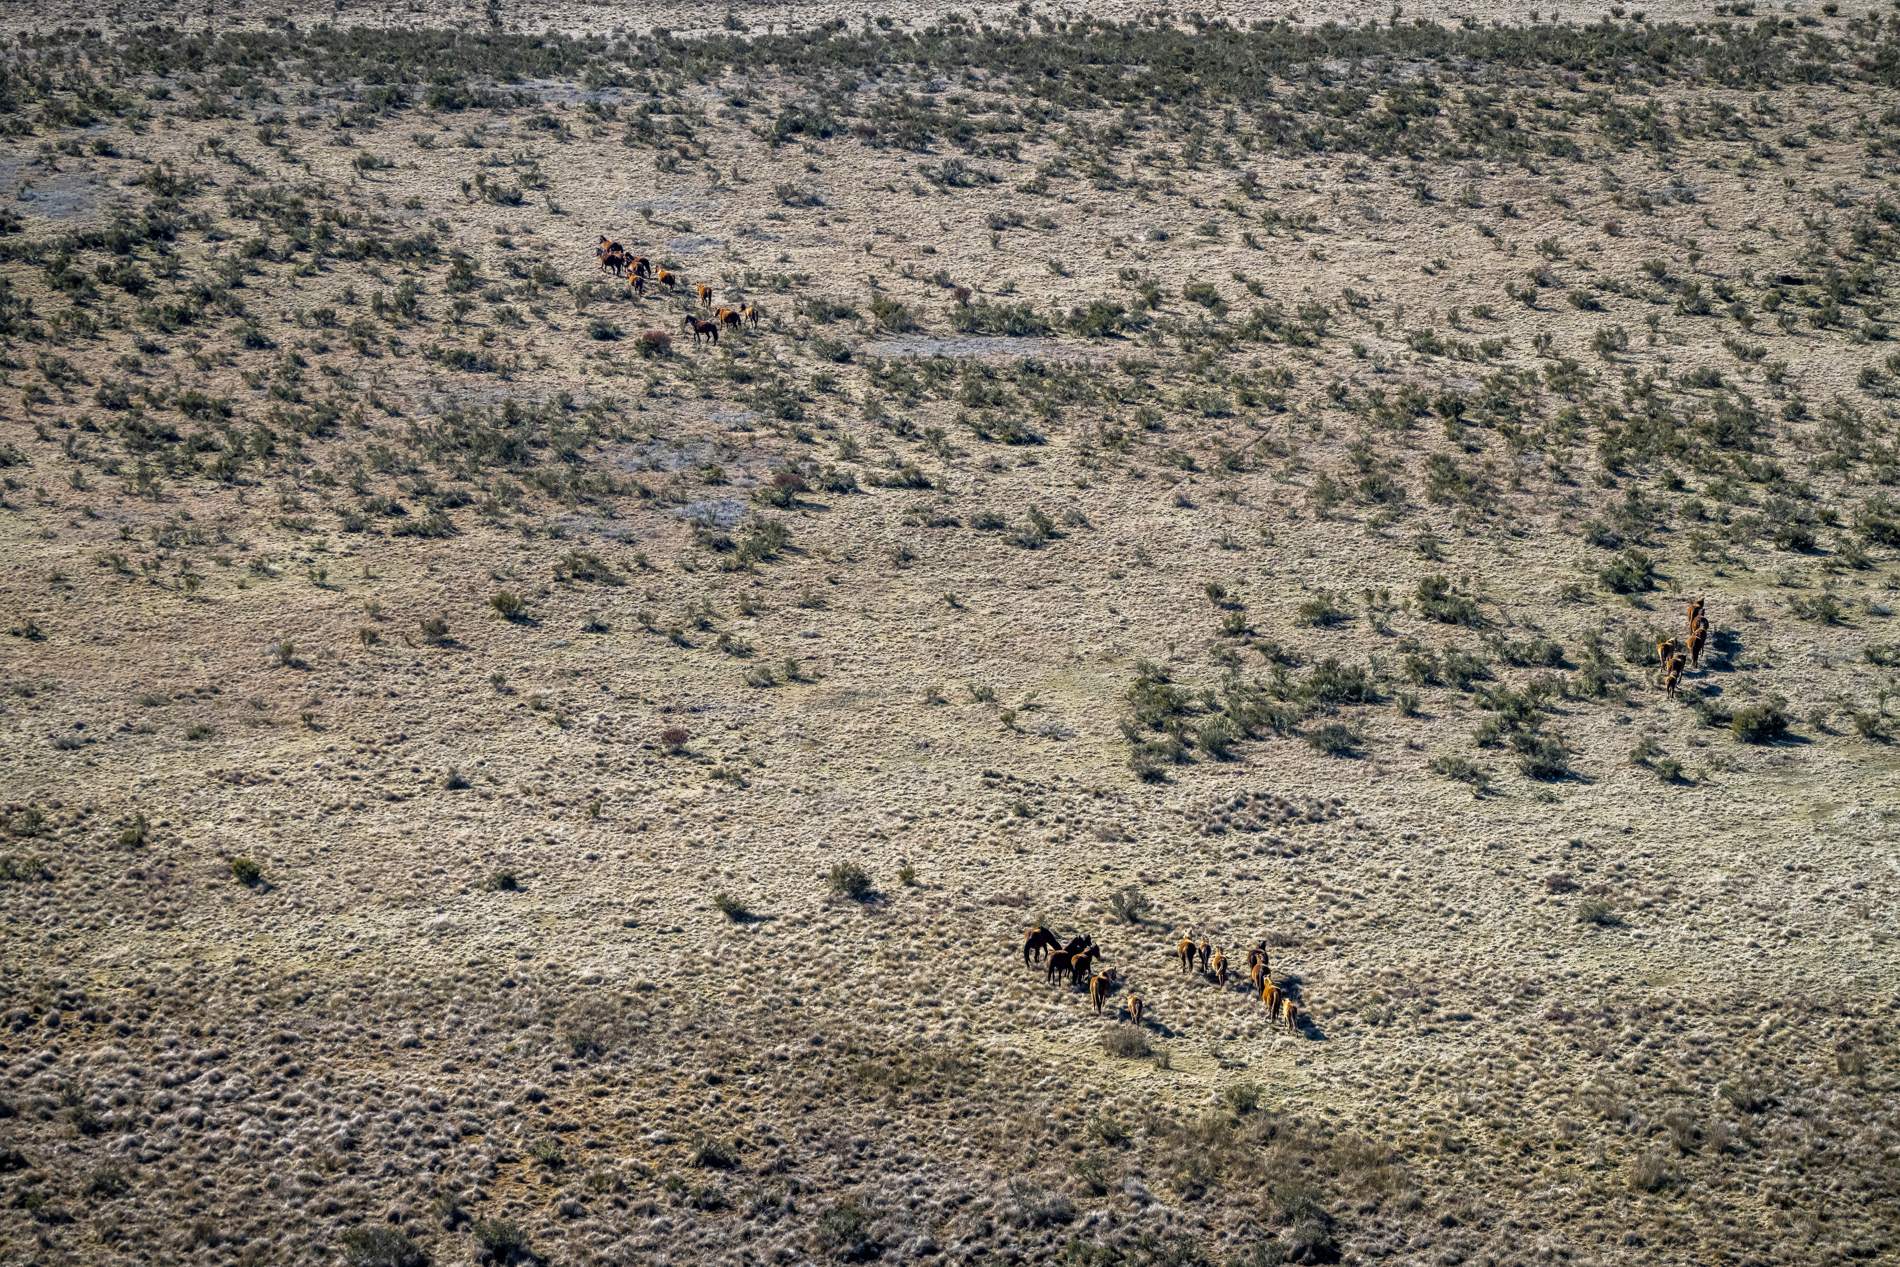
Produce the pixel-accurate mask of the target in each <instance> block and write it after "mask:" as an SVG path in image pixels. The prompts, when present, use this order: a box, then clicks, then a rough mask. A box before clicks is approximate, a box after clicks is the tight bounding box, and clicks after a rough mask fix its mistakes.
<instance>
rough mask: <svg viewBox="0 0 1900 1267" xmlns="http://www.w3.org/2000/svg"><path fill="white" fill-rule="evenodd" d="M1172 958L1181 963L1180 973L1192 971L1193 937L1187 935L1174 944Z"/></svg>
mask: <svg viewBox="0 0 1900 1267" xmlns="http://www.w3.org/2000/svg"><path fill="white" fill-rule="evenodd" d="M1174 957H1175V958H1176V959H1179V960H1180V961H1181V971H1183V972H1192V971H1193V970H1194V937H1193V934H1189V935H1188V936H1186V937H1183V938H1182V939H1181V940H1180V941H1178V942H1176V943H1175V944H1174Z"/></svg>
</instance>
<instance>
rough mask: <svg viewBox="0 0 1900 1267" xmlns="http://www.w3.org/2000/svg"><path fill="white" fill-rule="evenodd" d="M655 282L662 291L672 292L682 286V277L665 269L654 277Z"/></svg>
mask: <svg viewBox="0 0 1900 1267" xmlns="http://www.w3.org/2000/svg"><path fill="white" fill-rule="evenodd" d="M653 281H654V283H655V284H656V285H657V286H659V288H660V289H661V290H671V289H673V287H675V286H677V285H679V284H680V275H679V274H678V273H674V272H669V271H668V270H666V269H664V268H663V269H661V270H660V271H659V272H658V273H657V274H655V275H654V278H653Z"/></svg>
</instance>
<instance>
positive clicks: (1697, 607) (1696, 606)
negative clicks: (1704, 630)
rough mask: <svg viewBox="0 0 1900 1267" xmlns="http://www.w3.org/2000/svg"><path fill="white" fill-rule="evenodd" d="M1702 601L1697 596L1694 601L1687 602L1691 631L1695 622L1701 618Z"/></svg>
mask: <svg viewBox="0 0 1900 1267" xmlns="http://www.w3.org/2000/svg"><path fill="white" fill-rule="evenodd" d="M1702 601H1703V600H1702V599H1700V598H1698V599H1696V600H1695V602H1693V603H1690V604H1689V628H1690V629H1691V630H1692V631H1693V630H1694V629H1695V627H1696V622H1697V621H1699V620H1701V619H1702Z"/></svg>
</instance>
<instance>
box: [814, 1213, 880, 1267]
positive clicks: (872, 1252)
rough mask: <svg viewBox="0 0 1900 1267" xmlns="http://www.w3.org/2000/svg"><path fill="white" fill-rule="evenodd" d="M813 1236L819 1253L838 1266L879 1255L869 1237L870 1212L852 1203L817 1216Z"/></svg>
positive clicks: (874, 1239) (878, 1249)
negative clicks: (840, 1263)
mask: <svg viewBox="0 0 1900 1267" xmlns="http://www.w3.org/2000/svg"><path fill="white" fill-rule="evenodd" d="M813 1235H814V1237H815V1238H816V1240H817V1243H818V1249H819V1252H820V1253H823V1254H825V1255H828V1256H829V1257H832V1258H836V1259H838V1260H840V1261H841V1262H847V1263H858V1262H866V1261H868V1260H870V1259H873V1258H876V1257H877V1256H878V1255H879V1253H880V1252H881V1248H880V1246H879V1245H878V1243H877V1240H876V1238H875V1237H873V1236H872V1234H871V1212H870V1211H869V1210H867V1209H865V1208H864V1206H863V1205H862V1204H860V1203H859V1202H857V1201H855V1200H851V1199H846V1200H844V1201H840V1202H838V1203H837V1204H836V1205H834V1206H832V1207H831V1208H830V1209H828V1210H826V1211H825V1212H824V1213H823V1214H821V1215H819V1216H818V1223H817V1226H816V1227H815V1228H814V1229H813Z"/></svg>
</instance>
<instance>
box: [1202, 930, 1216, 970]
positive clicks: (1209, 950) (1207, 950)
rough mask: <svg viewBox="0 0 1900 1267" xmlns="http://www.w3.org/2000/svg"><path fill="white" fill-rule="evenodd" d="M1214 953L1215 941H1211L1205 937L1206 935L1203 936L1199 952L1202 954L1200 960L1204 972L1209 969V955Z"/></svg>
mask: <svg viewBox="0 0 1900 1267" xmlns="http://www.w3.org/2000/svg"><path fill="white" fill-rule="evenodd" d="M1213 953H1214V943H1213V942H1211V941H1209V940H1207V938H1205V937H1203V938H1201V944H1200V947H1199V951H1198V954H1199V956H1200V960H1201V971H1202V972H1206V971H1207V957H1208V956H1209V955H1211V954H1213Z"/></svg>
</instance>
